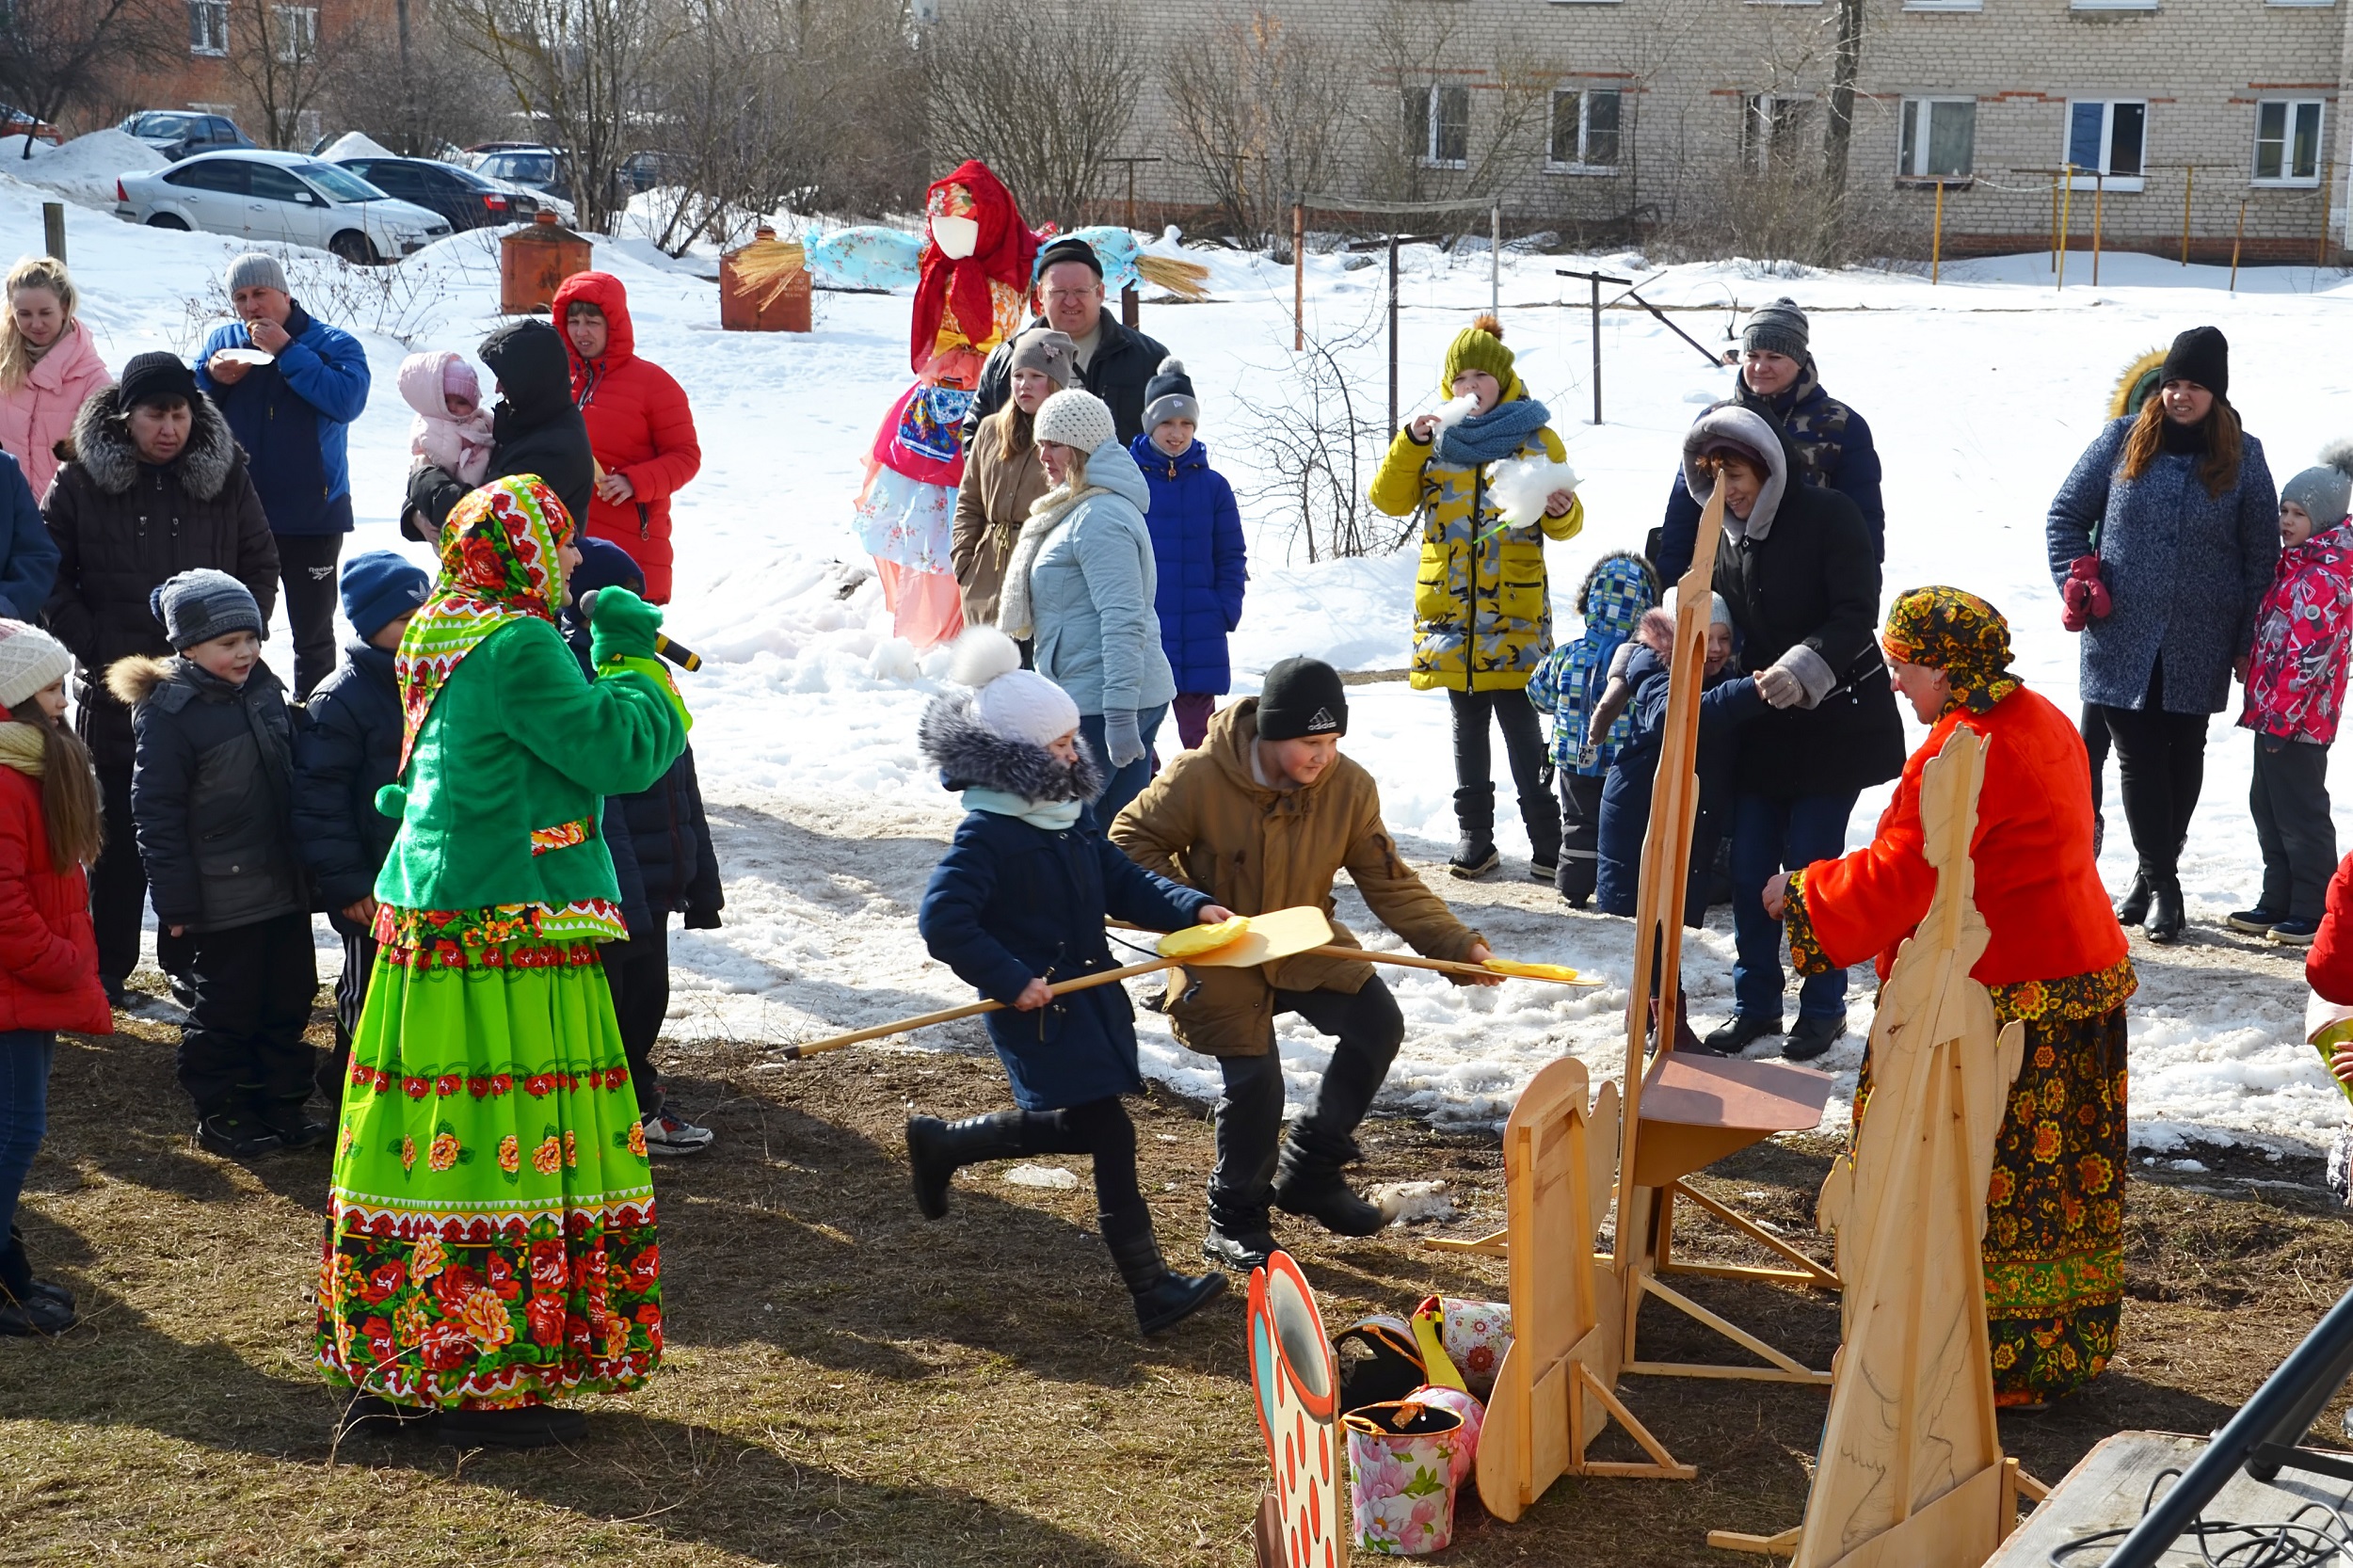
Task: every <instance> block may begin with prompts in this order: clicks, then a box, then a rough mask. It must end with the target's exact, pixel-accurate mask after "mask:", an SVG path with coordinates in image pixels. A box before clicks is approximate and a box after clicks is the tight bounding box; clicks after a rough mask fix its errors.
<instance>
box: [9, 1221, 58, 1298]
mask: <svg viewBox="0 0 2353 1568" xmlns="http://www.w3.org/2000/svg"><path fill="white" fill-rule="evenodd" d="M11 1253H13V1254H14V1255H15V1256H14V1257H11V1256H9V1255H10V1254H11ZM20 1285H21V1286H22V1287H23V1288H19V1287H20ZM0 1286H5V1287H6V1288H8V1292H9V1294H11V1295H15V1296H20V1297H21V1296H23V1295H24V1293H25V1291H26V1290H29V1291H31V1292H32V1294H34V1295H36V1296H46V1297H48V1298H49V1299H50V1300H51V1301H53V1302H56V1304H58V1305H59V1306H62V1307H64V1308H65V1309H66V1310H67V1311H69V1312H70V1311H72V1309H73V1292H72V1291H71V1290H69V1289H67V1288H65V1287H64V1286H62V1285H59V1284H57V1283H56V1281H55V1280H47V1279H35V1278H34V1277H33V1268H32V1263H31V1260H30V1257H29V1256H28V1255H27V1254H26V1253H25V1251H24V1231H23V1230H21V1229H19V1228H18V1227H17V1226H15V1225H10V1226H8V1247H7V1248H6V1249H0Z"/></svg>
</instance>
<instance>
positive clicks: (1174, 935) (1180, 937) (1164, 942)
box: [1158, 915, 1250, 958]
mask: <svg viewBox="0 0 2353 1568" xmlns="http://www.w3.org/2000/svg"><path fill="white" fill-rule="evenodd" d="M1249 935H1250V917H1249V916H1247V915H1236V916H1235V917H1234V918H1233V919H1232V920H1220V921H1218V922H1217V923H1216V924H1215V925H1189V926H1187V927H1185V929H1184V930H1182V931H1172V932H1170V933H1169V934H1168V935H1167V936H1163V937H1161V938H1160V945H1159V948H1158V952H1160V956H1161V957H1162V958H1198V957H1200V956H1201V955H1202V954H1203V953H1208V952H1217V951H1218V950H1219V949H1220V948H1230V947H1232V946H1233V945H1234V944H1235V943H1236V942H1239V941H1241V939H1242V938H1243V937H1244V936H1249Z"/></svg>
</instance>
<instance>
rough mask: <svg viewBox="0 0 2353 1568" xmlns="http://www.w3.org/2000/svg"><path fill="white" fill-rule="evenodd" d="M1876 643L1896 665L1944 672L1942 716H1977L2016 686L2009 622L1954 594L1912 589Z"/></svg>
mask: <svg viewBox="0 0 2353 1568" xmlns="http://www.w3.org/2000/svg"><path fill="white" fill-rule="evenodd" d="M1880 643H1881V647H1883V648H1885V649H1886V650H1887V656H1888V657H1889V658H1890V659H1893V660H1895V661H1897V663H1898V664H1925V665H1927V666H1928V667H1929V668H1930V669H1940V670H1943V671H1944V672H1945V680H1946V681H1947V682H1948V683H1949V684H1950V685H1951V687H1952V696H1951V697H1950V698H1948V699H1947V700H1946V702H1945V712H1947V713H1949V712H1952V711H1953V709H1954V708H1955V707H1956V706H1961V707H1966V708H1967V709H1968V710H1969V711H1970V712H1973V713H1982V712H1986V711H1987V710H1988V709H1990V708H1992V707H1993V705H1994V704H1995V703H1997V702H1999V701H2001V700H2002V698H2004V697H2006V696H2009V694H2010V693H2012V692H2014V691H2016V690H2017V689H2018V687H2019V684H2020V682H2019V680H2018V677H2017V676H2015V675H2013V674H2011V673H2010V668H2009V622H2008V621H2006V620H2004V619H2003V618H2002V613H2001V612H2000V611H1998V610H1996V609H1994V608H1993V605H1991V604H1988V603H1987V602H1986V601H1985V600H1982V599H1979V598H1978V597H1977V595H1976V594H1973V593H1964V592H1962V591H1961V589H1959V588H1942V587H1938V588H1914V589H1913V590H1912V591H1911V592H1910V593H1908V594H1905V595H1903V596H1902V597H1900V598H1898V599H1897V600H1896V603H1895V605H1894V607H1893V608H1891V609H1890V610H1889V611H1888V612H1887V630H1886V631H1885V632H1881V634H1880Z"/></svg>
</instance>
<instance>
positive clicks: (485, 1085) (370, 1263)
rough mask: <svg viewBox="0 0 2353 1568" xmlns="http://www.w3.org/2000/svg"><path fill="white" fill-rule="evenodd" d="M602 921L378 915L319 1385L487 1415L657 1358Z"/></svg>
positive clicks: (322, 1299)
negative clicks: (323, 1380)
mask: <svg viewBox="0 0 2353 1568" xmlns="http://www.w3.org/2000/svg"><path fill="white" fill-rule="evenodd" d="M614 913H615V912H614V911H612V908H611V906H610V905H609V904H601V903H596V904H575V905H571V906H568V907H567V908H566V909H563V910H557V911H550V910H547V909H544V908H540V907H538V906H510V907H504V908H499V909H488V910H467V911H457V912H445V911H422V910H404V909H394V908H392V907H391V906H389V905H387V906H386V907H385V908H384V909H383V911H382V912H381V913H380V914H379V916H378V919H377V924H376V936H377V939H378V941H379V942H380V943H382V946H381V948H380V950H379V952H378V953H377V957H376V968H375V970H374V971H373V973H372V974H371V976H370V980H369V987H368V999H367V1005H366V1008H365V1010H364V1011H363V1012H362V1014H361V1016H360V1026H359V1029H358V1030H357V1032H355V1034H354V1036H353V1040H352V1049H351V1071H350V1074H349V1076H348V1078H347V1079H346V1080H345V1081H344V1096H343V1110H342V1117H341V1121H340V1125H339V1127H338V1131H337V1137H336V1143H335V1166H334V1176H333V1184H332V1186H331V1188H330V1189H329V1193H328V1228H327V1237H326V1243H325V1246H324V1249H323V1254H322V1257H321V1262H320V1270H319V1292H318V1305H319V1311H318V1358H319V1365H320V1366H321V1368H323V1369H324V1370H325V1371H326V1373H327V1376H328V1381H329V1382H331V1383H334V1384H339V1385H342V1386H345V1387H351V1388H357V1389H360V1390H363V1391H365V1392H367V1393H371V1394H376V1395H379V1396H381V1397H383V1398H384V1399H386V1400H391V1401H392V1402H393V1403H395V1404H403V1405H412V1406H427V1407H442V1408H448V1407H457V1408H466V1409H499V1408H505V1407H510V1406H516V1405H526V1404H536V1403H539V1402H543V1401H547V1400H558V1399H562V1398H564V1397H565V1396H568V1395H571V1394H575V1393H583V1392H587V1393H609V1392H615V1391H618V1390H623V1389H629V1388H634V1387H636V1386H637V1385H638V1384H642V1383H643V1382H645V1380H646V1379H647V1377H648V1375H650V1374H651V1372H652V1371H653V1369H654V1368H655V1366H656V1365H657V1364H658V1363H659V1362H660V1360H661V1357H662V1272H661V1253H660V1251H659V1249H658V1248H657V1246H656V1244H655V1238H654V1202H653V1182H652V1173H651V1166H650V1162H649V1161H648V1158H647V1154H646V1143H645V1132H644V1129H643V1128H642V1127H641V1126H640V1124H639V1121H638V1115H637V1097H636V1094H635V1091H634V1090H633V1089H632V1087H631V1084H630V1075H629V1064H628V1059H627V1057H626V1055H625V1054H624V1052H623V1050H622V1047H621V1036H620V1030H619V1028H618V1026H617V1025H616V1022H615V1019H614V1015H613V994H612V991H611V990H610V988H609V987H608V986H607V984H606V983H605V976H604V968H603V966H602V963H601V962H600V958H599V955H598V948H597V940H598V939H599V938H600V937H609V936H611V935H613V932H612V929H611V927H612V925H613V924H614V923H615V921H614Z"/></svg>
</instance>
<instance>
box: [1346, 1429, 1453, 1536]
mask: <svg viewBox="0 0 2353 1568" xmlns="http://www.w3.org/2000/svg"><path fill="white" fill-rule="evenodd" d="M1341 1425H1342V1426H1343V1427H1345V1428H1346V1429H1347V1432H1348V1473H1349V1504H1350V1512H1351V1513H1352V1514H1353V1516H1354V1520H1355V1530H1356V1538H1355V1549H1356V1550H1357V1551H1360V1552H1367V1553H1370V1554H1372V1555H1374V1556H1376V1557H1423V1556H1427V1555H1428V1554H1429V1553H1432V1552H1439V1551H1444V1550H1445V1549H1446V1548H1447V1546H1448V1545H1449V1544H1450V1543H1451V1542H1452V1541H1453V1540H1454V1497H1455V1490H1456V1487H1457V1486H1458V1485H1459V1483H1460V1473H1459V1471H1458V1466H1457V1459H1458V1456H1459V1455H1460V1454H1461V1453H1462V1452H1463V1451H1464V1450H1465V1448H1466V1446H1467V1445H1466V1444H1465V1434H1464V1431H1463V1417H1462V1416H1461V1415H1460V1414H1458V1413H1457V1412H1456V1411H1453V1410H1450V1409H1448V1408H1446V1407H1445V1406H1443V1405H1440V1404H1436V1403H1424V1402H1423V1401H1422V1400H1421V1399H1420V1398H1419V1397H1418V1396H1417V1397H1416V1398H1413V1399H1408V1400H1395V1401H1392V1402H1390V1403H1386V1404H1373V1405H1367V1406H1365V1408H1363V1409H1362V1410H1353V1411H1351V1412H1349V1413H1348V1415H1347V1416H1345V1417H1343V1418H1342V1421H1341Z"/></svg>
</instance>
